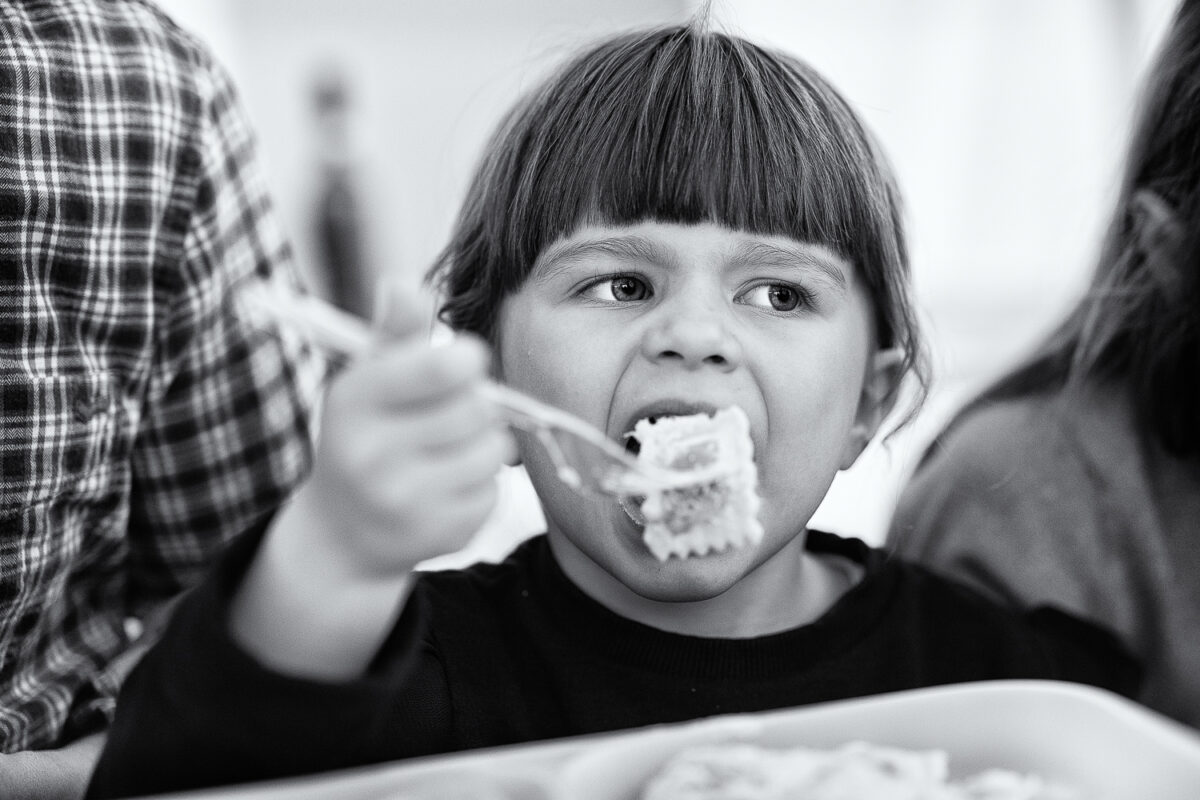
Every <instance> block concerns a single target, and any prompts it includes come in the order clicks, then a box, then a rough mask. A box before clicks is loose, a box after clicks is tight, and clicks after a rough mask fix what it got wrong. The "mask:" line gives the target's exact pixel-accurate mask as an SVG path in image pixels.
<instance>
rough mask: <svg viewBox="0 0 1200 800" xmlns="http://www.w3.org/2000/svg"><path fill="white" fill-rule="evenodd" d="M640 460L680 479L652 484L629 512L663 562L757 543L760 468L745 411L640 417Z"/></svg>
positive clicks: (636, 430) (629, 505) (636, 436)
mask: <svg viewBox="0 0 1200 800" xmlns="http://www.w3.org/2000/svg"><path fill="white" fill-rule="evenodd" d="M631 436H632V438H633V439H635V440H636V441H637V443H638V445H639V450H638V460H639V461H643V462H645V463H648V464H650V465H652V466H655V467H660V468H665V469H667V470H668V471H670V472H671V474H672V475H673V476H675V477H677V479H678V480H677V482H674V483H673V485H672V486H671V487H669V488H657V487H655V488H651V489H649V490H647V491H645V492H644V494H641V497H642V498H643V499H641V501H640V503H639V502H638V501H637V499H636V498H635V499H632V500H630V501H627V502H626V504H625V510H626V511H627V512H629V513H630V516H632V517H633V518H634V519H635V520H637V521H638V522H640V523H642V524H644V525H645V531H644V533H643V535H642V539H643V541H644V542H645V543H646V546H647V547H648V548H650V552H651V553H653V554H654V555H655V556H656V557H657V558H658V559H659V560H660V561H666V560H667V559H668V558H670V557H671V556H672V555H674V556H676V557H678V558H687V557H689V556H694V555H700V556H702V555H706V554H708V553H710V552H721V551H723V550H726V549H727V548H730V547H743V546H745V545H748V544H757V543H758V542H759V541H760V540H761V539H762V535H763V529H762V525H761V524H760V523H759V521H758V508H759V504H760V500H759V496H758V491H757V487H758V471H757V469H756V468H755V466H754V443H753V442H752V441H751V439H750V421H749V419H747V417H746V412H744V411H742V409H740V408H738V407H736V406H732V407H730V408H724V409H721V410H719V411H717V412H716V413H715V414H713V415H711V416H710V415H708V414H691V415H687V416H668V417H658V418H654V419H643V420H640V421H639V422H638V423H637V424H636V425H635V426H634V429H633V432H632V434H631Z"/></svg>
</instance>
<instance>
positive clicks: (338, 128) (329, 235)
mask: <svg viewBox="0 0 1200 800" xmlns="http://www.w3.org/2000/svg"><path fill="white" fill-rule="evenodd" d="M313 99H314V103H315V112H316V121H317V148H318V150H317V152H318V160H319V163H320V173H321V174H320V176H319V179H318V184H317V201H316V208H315V216H316V220H315V223H316V224H315V226H314V228H315V230H314V233H315V238H316V251H317V258H318V259H319V261H320V264H319V266H320V268H321V269H322V271H323V272H324V278H325V281H326V285H327V286H328V287H329V299H330V300H331V301H332V302H333V303H334V304H335V305H337V306H338V307H340V308H342V309H344V310H346V311H349V312H350V313H352V314H358V315H360V316H363V317H369V316H370V314H371V311H372V302H371V298H370V297H369V289H368V287H369V286H370V284H371V280H370V275H369V274H368V271H369V270H368V265H367V264H366V259H365V257H364V255H363V239H362V236H363V227H362V221H361V219H360V211H359V202H358V196H357V192H356V187H355V184H354V175H353V153H352V147H351V114H350V99H349V94H348V92H347V89H346V82H345V79H344V78H343V76H342V74H341V73H340V72H337V71H335V70H328V71H326V72H325V73H324V74H322V75H321V76H320V77H319V78H318V80H317V82H316V88H315V92H314V97H313Z"/></svg>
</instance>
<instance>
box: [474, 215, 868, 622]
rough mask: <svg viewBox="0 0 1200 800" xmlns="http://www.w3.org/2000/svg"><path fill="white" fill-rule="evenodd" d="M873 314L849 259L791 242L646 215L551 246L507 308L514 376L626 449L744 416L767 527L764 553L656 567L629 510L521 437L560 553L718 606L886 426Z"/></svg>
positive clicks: (504, 318) (654, 592)
mask: <svg viewBox="0 0 1200 800" xmlns="http://www.w3.org/2000/svg"><path fill="white" fill-rule="evenodd" d="M871 319H872V314H871V306H870V301H869V299H868V296H867V293H866V290H865V288H864V286H863V285H862V283H861V282H860V279H859V277H858V275H857V274H856V271H855V270H854V269H853V268H852V267H851V265H849V264H847V263H846V262H845V261H843V260H842V259H841V258H839V257H838V256H836V255H834V254H833V252H832V251H830V250H828V249H827V248H825V247H822V246H819V245H811V244H804V243H801V242H797V241H795V240H792V239H789V238H786V237H779V236H760V235H756V234H750V233H745V232H743V231H737V230H731V229H729V228H725V227H723V226H720V225H714V224H700V225H680V224H673V223H672V224H667V223H657V222H645V223H640V224H637V225H631V226H615V227H586V228H583V229H581V230H579V231H578V232H576V233H575V234H573V235H572V236H571V237H569V238H567V239H563V240H560V241H559V242H557V243H555V244H554V245H551V246H550V247H549V248H547V249H546V251H545V252H543V253H542V255H541V257H540V258H539V260H538V263H537V264H536V265H535V267H534V269H533V271H532V273H531V274H530V276H529V278H528V280H527V281H526V282H525V284H524V285H523V286H522V288H521V289H520V291H518V292H517V293H515V294H513V295H512V296H511V297H509V298H508V299H507V300H506V301H505V303H504V305H503V307H502V309H501V314H500V325H499V337H498V345H497V358H498V368H499V370H500V372H501V375H502V377H503V379H504V380H505V381H506V382H507V383H509V384H511V385H512V386H514V387H517V388H519V389H522V390H524V391H526V392H528V393H530V394H532V395H534V396H536V397H539V398H542V399H543V400H546V401H547V402H550V403H552V404H554V405H556V406H559V407H561V408H563V409H566V410H568V411H570V412H572V413H574V414H577V415H578V416H580V417H582V418H583V419H585V420H588V421H589V422H592V423H593V424H595V425H596V426H597V427H598V428H600V430H602V431H605V432H606V433H607V434H608V435H609V436H610V437H611V438H613V439H616V440H619V441H620V440H622V436H623V434H625V433H627V432H628V431H630V430H632V429H633V426H634V423H635V422H637V421H638V420H639V419H641V418H642V417H645V416H650V415H659V416H661V415H664V414H670V413H680V414H685V413H694V412H696V411H698V410H715V409H717V408H721V407H725V406H729V405H738V406H741V408H742V409H743V410H744V411H745V412H746V414H747V415H748V417H749V419H750V426H751V435H752V438H753V440H754V449H755V462H756V464H757V467H758V474H759V483H760V485H759V491H760V494H761V495H762V499H763V502H762V510H761V512H760V515H759V517H760V520H761V522H762V524H763V528H764V530H765V535H764V537H763V541H762V543H761V544H760V545H758V546H750V547H745V548H741V549H731V550H727V551H725V552H723V553H718V554H712V555H708V556H702V557H696V556H693V557H691V558H688V559H684V560H680V559H678V558H674V557H672V558H671V559H669V560H668V561H667V562H665V563H660V562H659V561H658V560H657V559H656V558H655V557H654V556H653V555H651V553H650V552H649V550H647V548H646V546H645V545H644V544H643V543H642V539H641V537H642V530H641V528H640V526H638V525H636V524H635V523H634V522H633V521H632V520H631V519H630V518H629V516H628V515H627V514H626V513H625V512H624V511H623V510H622V508H621V507H620V505H619V504H618V503H617V502H616V501H613V500H606V499H599V498H581V497H580V496H579V495H577V494H575V493H574V492H572V491H571V490H570V489H568V488H567V487H566V486H564V485H562V484H561V483H560V482H559V481H558V480H556V479H555V477H554V467H553V465H552V464H551V463H550V462H549V458H548V456H547V455H546V453H545V451H544V450H543V449H542V448H541V446H540V445H539V444H537V442H536V441H535V440H534V439H532V438H529V437H521V439H520V441H521V453H522V458H523V460H524V463H525V465H526V467H527V469H528V470H529V474H530V476H531V478H532V480H533V482H534V486H535V487H536V488H537V491H538V495H539V497H540V499H541V501H542V504H543V506H544V510H545V512H546V519H547V524H548V530H549V534H550V537H551V542H552V545H553V547H554V549H555V552H556V554H558V555H559V557H560V560H564V557H565V560H566V561H573V562H574V563H588V562H591V563H592V564H594V565H596V566H598V567H599V568H600V569H601V570H603V571H604V572H606V573H608V574H609V575H611V576H613V577H615V578H616V579H617V581H619V582H620V583H621V584H623V585H624V586H625V587H627V588H628V589H630V590H632V591H634V592H635V593H636V594H638V595H640V596H641V597H643V598H648V599H652V600H704V599H708V598H710V597H715V596H717V595H718V594H720V593H722V592H724V591H725V590H726V589H728V588H729V587H730V586H732V585H733V584H735V583H737V582H739V581H740V580H742V578H743V577H745V576H746V575H748V574H751V573H752V572H754V571H755V570H756V568H758V567H759V566H760V565H762V564H763V563H765V562H767V561H768V560H770V559H771V558H772V557H773V556H775V555H776V554H777V553H779V551H780V549H781V548H783V547H784V545H786V544H787V543H788V542H789V541H791V540H793V539H794V538H795V537H796V536H797V534H799V533H801V532H802V531H803V530H804V526H805V525H806V524H807V522H808V519H809V517H810V516H811V515H812V514H813V512H814V511H815V510H816V508H817V506H818V505H819V503H820V502H821V499H822V498H823V497H824V495H825V492H826V490H827V489H828V487H829V484H830V482H831V481H832V480H833V477H834V475H835V474H836V473H837V471H838V470H839V469H840V468H845V467H848V466H849V465H850V464H851V463H853V460H854V458H855V457H856V456H857V455H858V453H859V452H860V450H861V447H862V446H863V444H865V440H864V437H863V433H864V432H865V433H866V434H867V435H869V434H871V433H873V432H874V426H875V425H876V424H877V422H878V420H877V419H875V412H876V410H877V409H876V407H875V403H874V401H873V400H872V399H871V397H870V396H869V395H870V392H865V391H864V386H865V385H870V386H872V387H873V388H878V384H877V378H878V376H876V375H875V374H874V372H875V370H877V369H878V368H877V367H876V366H875V362H876V359H875V357H874V356H875V352H876V350H875V345H874V332H873V330H872V323H871ZM865 382H866V384H865ZM873 382H874V383H873ZM862 425H865V429H863V430H860V429H859V428H860V426H862Z"/></svg>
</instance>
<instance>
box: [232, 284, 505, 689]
mask: <svg viewBox="0 0 1200 800" xmlns="http://www.w3.org/2000/svg"><path fill="white" fill-rule="evenodd" d="M385 305H386V309H387V310H386V312H385V315H384V316H383V317H382V318H381V320H380V323H379V325H378V326H377V329H378V330H379V332H380V333H379V338H378V342H377V344H376V347H375V348H374V349H373V351H372V352H371V353H369V354H366V355H364V356H362V357H360V358H359V359H358V360H357V361H355V362H354V363H353V364H352V365H351V366H350V367H349V368H348V369H347V370H346V371H345V372H343V373H342V374H341V375H339V376H338V378H337V379H336V380H335V381H334V383H333V384H332V385H331V386H330V389H329V392H328V394H327V396H326V399H325V408H324V412H323V414H322V421H321V430H320V431H319V434H318V444H317V451H316V460H315V463H314V466H313V471H312V474H311V475H310V476H309V479H308V481H307V482H306V483H305V484H304V485H303V486H302V487H301V488H300V489H299V490H298V491H297V492H296V495H295V496H294V497H293V498H292V499H291V500H290V501H289V502H288V503H287V504H286V505H285V506H284V507H283V508H282V509H281V510H280V512H279V514H278V515H277V517H276V519H275V520H274V523H273V525H272V528H271V530H270V532H269V533H268V535H267V538H266V540H265V541H264V543H263V545H262V547H261V549H260V551H259V553H258V555H257V557H256V559H255V561H254V564H253V565H252V566H251V568H250V570H249V571H248V572H247V574H246V577H245V579H244V580H243V583H242V585H241V587H240V588H239V590H238V593H237V595H236V596H235V598H234V600H233V604H232V606H231V611H230V614H231V618H230V627H231V631H232V633H233V635H234V637H235V639H237V640H238V642H239V643H240V644H241V645H242V646H243V647H244V648H245V649H246V650H248V651H249V652H250V653H251V654H252V655H254V656H255V657H257V658H258V659H259V660H260V661H262V662H263V663H265V664H267V665H269V666H272V667H274V668H276V669H278V670H280V671H283V672H288V673H293V674H299V675H304V676H308V677H316V678H322V679H340V678H347V677H352V676H354V675H356V674H358V673H360V672H361V671H362V669H364V668H365V667H366V665H367V664H368V663H370V660H371V658H372V656H373V655H374V653H375V651H376V650H377V649H378V646H379V644H380V642H381V641H382V640H383V638H384V636H386V635H387V632H388V631H389V630H390V628H391V625H392V624H393V621H394V619H395V615H396V614H397V613H398V612H399V608H400V607H401V603H400V601H401V599H402V598H403V597H404V596H405V594H406V591H407V587H408V586H409V582H410V578H409V575H410V572H411V570H412V568H413V567H414V566H415V565H416V564H417V563H418V562H419V561H422V560H424V559H426V558H429V557H431V556H435V555H440V554H443V553H447V552H451V551H454V550H457V549H459V548H461V547H462V546H463V545H464V544H466V542H467V541H468V540H469V539H470V537H471V536H472V535H473V534H474V533H475V532H476V531H477V530H478V529H479V528H480V526H481V525H482V524H483V522H484V521H485V520H486V518H487V516H488V514H489V513H490V512H491V509H492V506H493V505H494V503H495V499H496V498H495V495H496V485H495V475H496V472H497V470H498V469H499V468H500V466H501V464H502V463H503V462H504V460H505V459H506V458H508V457H509V456H510V455H511V454H512V452H513V450H514V444H513V440H512V436H511V434H510V433H509V432H508V430H507V428H506V427H505V426H504V425H503V424H502V423H501V422H500V421H499V420H498V418H497V415H496V413H495V412H494V410H493V409H492V408H491V406H490V404H489V403H488V402H487V401H485V400H484V399H483V398H482V397H481V396H480V394H479V392H478V391H477V388H478V387H479V385H480V383H481V382H482V381H483V380H484V379H485V378H486V376H487V359H488V354H487V350H486V348H485V347H484V346H483V345H482V344H481V343H480V342H478V341H476V340H469V339H460V340H458V341H456V342H454V343H453V344H451V345H449V346H446V347H442V348H436V349H435V348H431V347H430V346H429V344H428V343H427V341H426V339H425V337H424V335H423V334H421V333H420V332H419V320H420V316H419V315H418V314H417V313H415V312H414V311H413V303H412V301H411V299H410V298H408V297H407V296H406V295H402V294H398V293H397V294H396V295H395V296H393V297H389V298H388V302H387V303H386V304H385Z"/></svg>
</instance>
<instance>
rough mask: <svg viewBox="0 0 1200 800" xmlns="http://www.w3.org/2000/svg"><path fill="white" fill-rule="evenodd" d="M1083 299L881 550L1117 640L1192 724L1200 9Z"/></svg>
mask: <svg viewBox="0 0 1200 800" xmlns="http://www.w3.org/2000/svg"><path fill="white" fill-rule="evenodd" d="M1142 91H1143V95H1142V98H1141V106H1140V109H1139V113H1138V114H1137V116H1136V117H1135V120H1134V128H1133V137H1132V141H1131V146H1130V149H1129V153H1128V156H1127V159H1126V165H1125V173H1124V176H1123V180H1122V185H1121V188H1120V192H1119V196H1118V200H1117V205H1116V209H1115V212H1114V214H1113V216H1112V219H1111V221H1110V225H1109V228H1108V232H1107V235H1106V237H1105V239H1104V241H1103V243H1102V247H1101V250H1100V256H1099V262H1098V264H1097V265H1096V268H1095V273H1094V276H1093V278H1092V281H1091V286H1090V289H1089V291H1087V293H1086V294H1085V296H1084V297H1083V298H1082V300H1080V302H1079V303H1078V305H1077V306H1076V307H1075V308H1074V309H1073V310H1072V311H1071V312H1070V313H1069V315H1068V316H1067V317H1066V319H1065V320H1064V321H1063V322H1062V323H1061V325H1060V326H1059V327H1058V328H1057V330H1055V331H1054V333H1052V334H1051V335H1050V336H1049V337H1048V338H1047V339H1046V340H1045V341H1044V342H1043V343H1042V344H1041V345H1040V346H1039V347H1038V348H1037V349H1036V350H1035V352H1034V353H1033V355H1032V356H1030V357H1029V359H1028V360H1027V361H1025V362H1024V363H1023V364H1021V365H1020V366H1018V367H1017V368H1016V369H1014V370H1013V371H1011V372H1010V373H1008V374H1007V375H1006V376H1005V377H1003V378H1002V379H1000V380H999V381H998V382H997V383H996V384H995V385H993V386H992V387H990V388H989V389H988V390H986V391H985V392H983V393H982V394H981V395H980V396H979V397H978V398H976V399H975V400H974V401H972V402H970V403H969V404H967V406H966V407H965V408H964V409H963V410H962V411H960V412H959V413H958V414H957V415H956V417H955V418H954V419H952V420H951V422H950V424H949V425H948V426H947V428H946V429H945V430H944V431H943V432H942V433H941V435H940V436H939V437H938V439H937V440H936V441H935V442H934V443H933V444H932V446H931V447H930V448H929V449H928V450H927V451H926V453H925V455H924V457H923V459H922V461H921V462H920V464H919V465H918V467H917V469H916V472H915V474H914V475H913V477H912V479H911V482H910V484H909V485H908V486H907V488H906V489H905V491H904V493H903V494H902V496H901V499H900V502H899V505H898V508H897V510H896V514H895V518H894V521H893V524H892V528H891V532H890V543H891V544H892V545H893V546H894V547H895V549H896V550H897V551H898V552H899V553H900V554H901V555H903V556H906V557H909V558H913V559H916V560H919V561H922V562H925V563H927V564H929V565H931V566H933V567H935V568H937V569H939V570H942V571H944V572H947V573H950V574H952V575H955V576H957V577H959V578H961V579H963V580H965V581H966V582H968V583H970V584H972V585H974V586H976V587H978V588H980V589H982V590H984V591H985V592H986V593H988V594H989V595H991V596H992V597H994V598H999V599H1000V600H1002V601H1005V602H1007V603H1010V604H1013V605H1016V606H1019V607H1025V608H1030V607H1043V606H1049V607H1056V608H1058V609H1060V610H1064V611H1067V612H1070V613H1072V614H1075V615H1077V616H1080V617H1083V618H1085V619H1087V620H1090V621H1092V622H1093V623H1095V624H1096V625H1099V626H1102V627H1105V628H1108V629H1110V630H1111V631H1112V632H1114V633H1116V634H1117V635H1118V636H1119V638H1120V639H1121V641H1122V642H1123V643H1124V645H1125V646H1126V647H1127V648H1128V649H1129V650H1130V651H1131V652H1132V653H1133V654H1134V655H1135V656H1136V657H1137V659H1138V660H1139V661H1140V663H1141V665H1142V668H1143V669H1144V671H1145V681H1144V690H1143V692H1142V694H1141V697H1140V699H1141V700H1142V701H1143V702H1144V703H1145V704H1146V705H1148V706H1150V707H1151V708H1154V709H1156V710H1158V711H1160V712H1163V713H1165V714H1168V715H1170V716H1172V717H1175V718H1176V719H1179V720H1182V721H1184V722H1186V723H1189V724H1191V725H1192V726H1200V380H1198V379H1197V375H1198V374H1200V2H1198V1H1197V0H1185V2H1183V3H1182V4H1181V5H1180V6H1179V7H1178V9H1177V10H1176V13H1175V16H1174V18H1173V20H1172V24H1171V27H1170V29H1169V31H1168V33H1167V35H1166V38H1165V41H1164V42H1163V43H1162V45H1161V46H1160V49H1159V51H1158V53H1157V56H1156V59H1155V62H1154V65H1153V69H1152V71H1151V72H1150V74H1149V76H1148V78H1147V80H1146V83H1145V84H1144V87H1143V90H1142Z"/></svg>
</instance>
